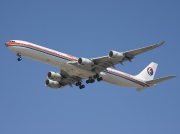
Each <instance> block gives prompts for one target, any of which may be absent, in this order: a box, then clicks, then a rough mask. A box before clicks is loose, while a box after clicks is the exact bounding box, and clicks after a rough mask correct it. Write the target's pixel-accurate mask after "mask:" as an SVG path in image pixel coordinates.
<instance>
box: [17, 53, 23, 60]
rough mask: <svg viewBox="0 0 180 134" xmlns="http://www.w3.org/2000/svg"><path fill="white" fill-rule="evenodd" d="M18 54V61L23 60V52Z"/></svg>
mask: <svg viewBox="0 0 180 134" xmlns="http://www.w3.org/2000/svg"><path fill="white" fill-rule="evenodd" d="M17 56H18V59H17V60H18V61H21V60H22V58H21V54H20V53H17Z"/></svg>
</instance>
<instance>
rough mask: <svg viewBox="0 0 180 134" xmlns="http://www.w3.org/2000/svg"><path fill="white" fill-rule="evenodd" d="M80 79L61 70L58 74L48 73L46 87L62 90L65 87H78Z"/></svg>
mask: <svg viewBox="0 0 180 134" xmlns="http://www.w3.org/2000/svg"><path fill="white" fill-rule="evenodd" d="M81 82H82V78H80V77H78V76H74V75H69V74H68V73H67V72H65V71H63V70H61V72H60V73H55V72H49V73H48V79H47V80H46V86H48V87H51V88H63V87H65V86H70V87H72V85H76V84H77V83H78V85H76V86H81Z"/></svg>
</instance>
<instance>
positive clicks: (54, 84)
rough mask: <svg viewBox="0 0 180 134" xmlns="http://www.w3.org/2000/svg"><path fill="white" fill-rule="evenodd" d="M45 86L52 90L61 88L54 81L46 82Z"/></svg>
mask: <svg viewBox="0 0 180 134" xmlns="http://www.w3.org/2000/svg"><path fill="white" fill-rule="evenodd" d="M45 85H46V86H48V87H50V88H60V87H61V85H60V84H59V82H57V81H53V80H46V82H45Z"/></svg>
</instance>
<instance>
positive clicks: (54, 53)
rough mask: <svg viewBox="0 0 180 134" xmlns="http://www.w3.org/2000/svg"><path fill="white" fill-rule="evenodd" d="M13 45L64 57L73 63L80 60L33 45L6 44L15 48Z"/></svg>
mask: <svg viewBox="0 0 180 134" xmlns="http://www.w3.org/2000/svg"><path fill="white" fill-rule="evenodd" d="M13 45H17V46H24V47H29V48H32V49H35V50H38V51H42V52H45V53H48V54H51V55H55V56H59V57H62V58H66V59H69V60H73V61H77V60H78V58H77V57H74V56H71V55H67V54H62V53H60V52H53V51H50V50H47V48H44V47H43V48H40V47H38V46H35V45H32V44H25V43H18V42H6V46H7V47H10V46H13Z"/></svg>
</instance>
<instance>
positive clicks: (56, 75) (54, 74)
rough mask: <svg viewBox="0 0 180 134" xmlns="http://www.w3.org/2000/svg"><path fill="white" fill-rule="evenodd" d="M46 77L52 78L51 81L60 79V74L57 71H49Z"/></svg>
mask: <svg viewBox="0 0 180 134" xmlns="http://www.w3.org/2000/svg"><path fill="white" fill-rule="evenodd" d="M47 76H48V79H50V80H53V81H61V79H62V76H61V75H60V74H59V73H55V72H49V73H48V74H47Z"/></svg>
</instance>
